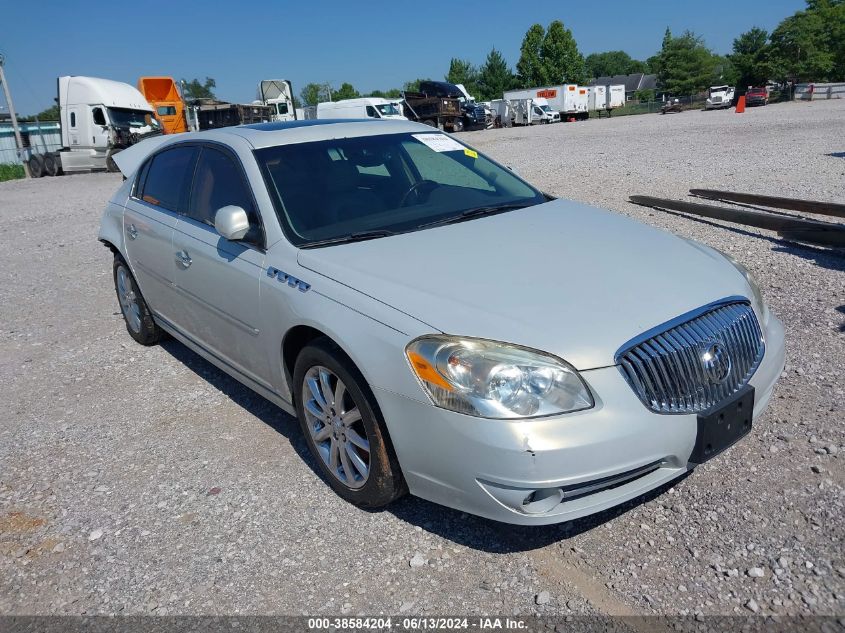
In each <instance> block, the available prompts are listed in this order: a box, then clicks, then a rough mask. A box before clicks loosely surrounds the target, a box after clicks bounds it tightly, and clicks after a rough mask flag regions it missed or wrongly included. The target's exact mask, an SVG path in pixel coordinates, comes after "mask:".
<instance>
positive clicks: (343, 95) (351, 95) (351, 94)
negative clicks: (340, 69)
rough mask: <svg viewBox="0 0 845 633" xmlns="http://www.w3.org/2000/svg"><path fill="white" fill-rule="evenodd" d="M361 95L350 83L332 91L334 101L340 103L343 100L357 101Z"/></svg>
mask: <svg viewBox="0 0 845 633" xmlns="http://www.w3.org/2000/svg"><path fill="white" fill-rule="evenodd" d="M360 96H361V95H360V93H359V92H358V91H357V90H355V87H354V86H353V85H352V84H350V83H346V82H344V83H342V84H340V88H338V89H337V90H333V91H332V101H340V100H341V99H357V98H358V97H360Z"/></svg>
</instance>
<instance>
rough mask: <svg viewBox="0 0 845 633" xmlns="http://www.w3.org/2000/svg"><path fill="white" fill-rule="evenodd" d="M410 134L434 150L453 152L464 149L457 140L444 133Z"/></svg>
mask: <svg viewBox="0 0 845 633" xmlns="http://www.w3.org/2000/svg"><path fill="white" fill-rule="evenodd" d="M412 136H413V137H414V138H415V139H417V140H418V141H419V142H420V143H423V144H424V145H427V146H428V147H430V148H431V149H433V150H434V151H435V152H455V151H461V150H462V149H465V148H464V146H463V145H461V144H460V143H458V141H456V140H454V139H452V138H449V137H448V136H446V135H445V134H413V135H412Z"/></svg>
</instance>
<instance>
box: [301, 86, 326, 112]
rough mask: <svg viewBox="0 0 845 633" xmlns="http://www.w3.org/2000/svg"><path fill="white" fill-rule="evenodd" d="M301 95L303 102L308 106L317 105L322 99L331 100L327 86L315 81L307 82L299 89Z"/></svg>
mask: <svg viewBox="0 0 845 633" xmlns="http://www.w3.org/2000/svg"><path fill="white" fill-rule="evenodd" d="M299 97H300V98H301V99H302V103H304V104H305V105H307V106H313V105H317V104H318V103H320V102H321V101H328V100H329V97H328V94H327V91H326V86H325V85H323V84H315V83H309V84H305V86H303V88H302V90H300V91H299Z"/></svg>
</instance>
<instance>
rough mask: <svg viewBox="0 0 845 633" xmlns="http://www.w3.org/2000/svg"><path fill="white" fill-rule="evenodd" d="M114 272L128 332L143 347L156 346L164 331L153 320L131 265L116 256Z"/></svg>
mask: <svg viewBox="0 0 845 633" xmlns="http://www.w3.org/2000/svg"><path fill="white" fill-rule="evenodd" d="M113 272H114V289H115V292H117V301H118V303H119V304H120V311H121V313H122V314H123V321H124V322H125V323H126V331H127V332H129V336H131V337H132V338H133V339H135V341H136V342H137V343H140V344H141V345H155V344H156V343H158V342H159V341H160V340H161V338H162V336H163V335H164V331H163V330H162V329H161V328H160V327H159V326H158V325H156V322H155V321H154V320H153V315H152V313H151V312H150V309H149V307H148V306H147V302H146V301H145V300H144V296H143V295H142V294H141V290H140V289H139V288H138V284H137V283H135V278H134V277H133V276H132V271H130V270H129V265H128V264H127V263H126V262H125V261H124V259H123V258H122V257H121V256H120V255H115V256H114V266H113Z"/></svg>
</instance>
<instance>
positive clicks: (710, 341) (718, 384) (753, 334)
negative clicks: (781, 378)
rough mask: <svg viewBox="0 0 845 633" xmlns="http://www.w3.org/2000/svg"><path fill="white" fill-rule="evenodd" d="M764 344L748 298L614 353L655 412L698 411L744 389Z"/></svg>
mask: <svg viewBox="0 0 845 633" xmlns="http://www.w3.org/2000/svg"><path fill="white" fill-rule="evenodd" d="M764 351H765V344H764V342H763V335H762V332H761V331H760V325H759V324H758V322H757V318H756V317H755V316H754V311H753V310H752V309H751V306H750V305H749V304H748V303H747V302H740V301H735V302H722V303H720V304H718V305H715V306H710V307H707V308H704V309H702V311H698V313H697V314H696V313H691V314H689V315H685V317H681V318H680V319H676V320H675V321H672V322H670V323H668V324H665V325H664V326H661V327H660V328H656V329H655V330H652V331H650V332H648V333H646V334H645V335H643V337H639V338H638V339H635V341H633V342H632V344H630V345H627V346H625V347H624V348H623V349H622V350H621V351H620V352H619V353H617V355H616V361H617V364H619V366H620V367H621V369H622V372H623V374H624V375H625V377H626V379H627V380H628V382H629V383H630V384H631V386H632V387H633V388H634V391H635V392H636V394H637V396H638V397H639V398H640V400H642V402H643V404H645V405H646V406H647V407H648V408H649V409H651V410H652V411H655V412H656V413H675V414H679V413H700V412H702V411H706V410H707V409H710V408H711V407H713V406H715V405H717V404H719V403H720V402H722V401H723V400H725V399H726V398H728V397H729V396H731V395H732V394H734V393H736V392H737V391H739V390H740V389H742V388H743V387H744V386H745V385H746V384H747V383H748V381H749V380H750V379H751V376H752V375H753V374H754V372H755V371H756V370H757V367H759V365H760V361H762V360H763V353H764Z"/></svg>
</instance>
